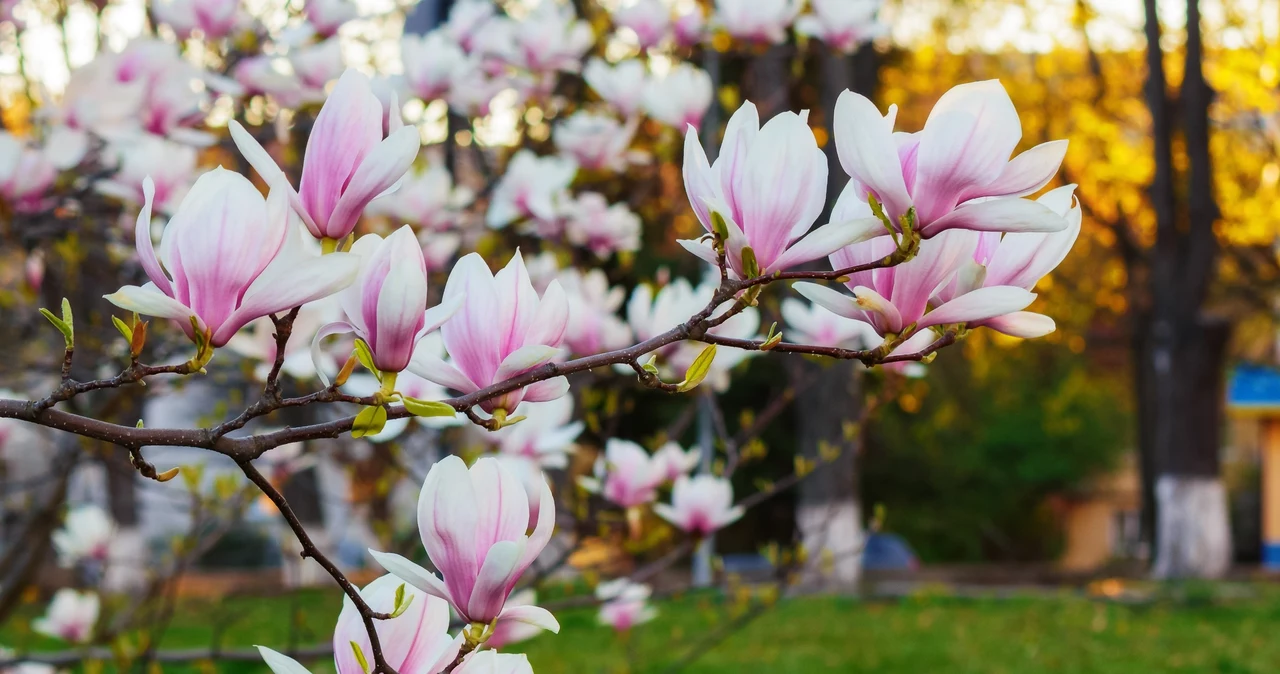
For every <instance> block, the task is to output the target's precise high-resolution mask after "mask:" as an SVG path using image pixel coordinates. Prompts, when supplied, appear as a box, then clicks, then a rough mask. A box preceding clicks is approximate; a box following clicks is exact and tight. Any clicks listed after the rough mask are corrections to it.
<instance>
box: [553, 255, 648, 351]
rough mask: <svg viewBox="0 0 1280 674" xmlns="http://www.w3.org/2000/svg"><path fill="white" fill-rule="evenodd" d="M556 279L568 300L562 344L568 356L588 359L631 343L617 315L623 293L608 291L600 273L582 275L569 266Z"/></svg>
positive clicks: (604, 278) (618, 288) (590, 272)
mask: <svg viewBox="0 0 1280 674" xmlns="http://www.w3.org/2000/svg"><path fill="white" fill-rule="evenodd" d="M559 279H560V284H561V285H562V286H563V287H564V292H565V296H566V297H567V298H568V301H569V323H568V326H567V327H566V328H565V332H564V345H565V346H566V347H568V348H569V352H570V353H572V354H574V355H578V356H592V355H595V354H597V353H604V352H605V351H612V350H614V349H622V348H625V347H627V346H628V345H630V344H631V328H630V327H628V326H627V324H626V322H625V321H623V320H622V319H621V318H619V317H618V315H617V313H618V309H619V308H620V307H621V306H622V303H623V301H625V300H626V291H624V290H623V289H622V288H621V287H617V286H615V287H612V288H611V287H610V286H609V279H608V277H607V276H605V273H604V271H603V270H601V269H592V270H591V271H589V272H587V273H585V274H584V273H582V272H580V271H578V270H577V269H575V268H572V267H571V268H568V269H565V270H564V271H563V272H560V275H559Z"/></svg>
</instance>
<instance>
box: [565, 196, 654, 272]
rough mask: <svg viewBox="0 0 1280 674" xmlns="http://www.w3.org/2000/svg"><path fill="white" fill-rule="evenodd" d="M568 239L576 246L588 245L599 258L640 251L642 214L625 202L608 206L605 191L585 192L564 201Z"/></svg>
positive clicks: (566, 236) (586, 246) (584, 246)
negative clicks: (569, 200)
mask: <svg viewBox="0 0 1280 674" xmlns="http://www.w3.org/2000/svg"><path fill="white" fill-rule="evenodd" d="M562 215H563V216H564V234H565V238H566V239H568V240H569V243H572V244H573V245H575V246H579V247H581V248H586V249H587V250H589V251H591V252H592V253H595V255H596V257H599V258H601V259H604V258H607V257H609V256H610V255H612V254H613V253H615V252H616V253H621V252H634V251H637V250H640V229H641V226H642V223H641V222H640V216H639V215H636V214H635V213H634V212H632V210H631V209H630V208H627V205H626V204H614V205H612V206H610V205H609V202H608V200H606V199H605V198H604V195H603V194H600V193H598V192H583V193H582V194H580V195H579V196H578V198H577V199H575V200H573V201H571V202H569V203H567V204H565V206H564V209H563V212H562Z"/></svg>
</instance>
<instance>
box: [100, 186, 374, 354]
mask: <svg viewBox="0 0 1280 674" xmlns="http://www.w3.org/2000/svg"><path fill="white" fill-rule="evenodd" d="M143 193H144V196H145V203H144V204H143V207H142V211H141V212H140V213H138V221H137V226H136V230H135V234H136V236H135V238H136V241H137V247H138V258H139V261H140V262H141V263H142V269H143V270H144V271H145V272H146V273H147V277H148V278H150V279H151V282H150V283H147V284H146V285H143V286H141V287H139V286H124V287H123V288H121V289H120V290H118V291H116V292H115V293H112V294H110V295H107V296H106V299H107V300H108V301H109V302H111V303H112V304H114V305H116V306H118V307H120V308H121V309H125V310H127V311H135V312H137V313H139V314H143V315H146V316H157V317H160V318H169V319H173V321H174V322H176V323H177V324H178V326H179V327H181V328H182V330H183V331H184V332H186V333H187V337H190V338H191V339H193V340H195V341H197V343H198V344H208V345H209V346H213V347H220V346H222V345H224V344H226V343H227V341H228V340H230V339H231V337H232V335H234V334H236V331H237V330H239V329H240V328H241V327H243V326H244V325H246V324H247V323H249V322H250V321H252V320H254V319H257V318H261V317H263V316H267V315H270V314H275V313H279V312H282V311H287V310H289V309H292V308H294V307H297V306H301V305H303V304H306V303H307V302H311V301H314V300H317V299H320V298H321V297H326V296H328V295H332V294H333V293H335V292H337V291H338V290H341V289H342V288H345V287H346V286H348V285H350V284H351V281H352V280H353V279H355V276H356V272H357V271H358V270H359V267H360V258H359V257H357V256H354V255H349V254H338V255H330V256H326V257H323V258H321V257H320V256H318V255H314V254H312V253H311V252H309V251H308V250H307V248H306V246H305V245H304V243H303V239H302V234H301V229H300V228H299V227H298V226H297V224H296V223H295V221H294V220H293V214H292V213H291V212H290V209H289V203H288V197H287V196H286V195H285V192H284V190H283V188H276V189H273V190H272V191H271V194H270V195H269V196H268V197H267V198H266V199H263V198H262V195H261V194H260V193H259V192H258V190H257V188H255V187H254V186H253V183H251V182H249V179H248V178H245V177H244V176H242V175H240V174H238V173H232V172H231V171H227V170H224V169H222V168H216V169H214V170H212V171H210V172H208V173H206V174H204V175H203V176H200V178H199V179H198V180H196V183H195V185H193V186H192V187H191V191H190V192H188V193H187V196H186V198H185V199H183V200H182V204H181V205H179V206H178V210H177V212H176V213H174V215H173V218H172V219H170V220H169V223H168V224H167V225H166V226H165V228H164V234H163V236H162V237H161V239H160V254H159V255H157V254H156V251H155V249H154V247H153V246H152V244H151V202H152V198H153V196H154V194H155V188H154V186H153V185H152V183H151V180H150V179H147V180H146V181H145V182H144V183H143Z"/></svg>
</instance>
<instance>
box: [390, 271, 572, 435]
mask: <svg viewBox="0 0 1280 674" xmlns="http://www.w3.org/2000/svg"><path fill="white" fill-rule="evenodd" d="M443 301H444V302H445V303H452V302H456V301H461V302H462V306H461V308H460V309H459V310H458V313H457V315H456V316H454V318H453V319H452V320H450V321H449V322H448V323H445V325H444V328H443V329H442V330H441V331H440V334H442V335H443V336H444V344H445V348H446V349H448V351H449V356H450V360H449V362H445V361H444V360H441V359H440V358H437V357H435V356H433V355H431V354H428V353H423V352H418V353H416V354H415V355H414V359H413V362H412V363H411V364H410V369H412V371H413V372H414V373H416V374H418V375H419V376H421V377H424V378H426V379H429V380H431V381H434V382H436V383H437V384H440V385H441V386H447V387H449V388H451V389H454V390H456V391H461V392H462V393H472V392H474V391H477V390H479V389H482V388H485V387H487V386H492V385H493V384H496V383H499V382H503V381H506V380H508V379H511V378H512V377H516V376H519V375H521V374H524V373H525V372H528V371H530V370H532V369H534V368H537V367H539V366H541V365H543V364H545V363H548V362H550V361H551V359H552V358H554V357H555V356H556V354H557V353H559V346H560V341H561V339H563V337H564V331H565V324H566V323H567V322H568V320H569V307H568V304H567V302H566V300H565V295H564V290H563V289H561V287H560V284H559V283H558V282H556V281H552V282H551V284H550V285H548V286H547V291H546V292H545V293H543V295H542V297H539V296H538V293H537V291H535V290H534V289H533V284H532V283H531V282H530V280H529V272H528V270H527V269H525V266H524V259H523V258H522V257H521V256H520V252H519V251H516V254H515V256H514V257H512V258H511V261H510V262H509V263H507V266H506V267H504V268H503V269H502V271H499V272H498V273H497V275H494V274H493V273H491V272H490V271H489V266H488V265H487V264H485V261H484V258H482V257H480V256H479V255H478V254H476V253H471V254H469V255H467V256H466V257H463V258H462V259H461V260H459V261H458V264H457V265H456V266H454V268H453V272H452V273H450V274H449V280H448V282H447V283H445V287H444V300H443ZM568 390H569V381H568V380H567V379H565V378H564V377H553V378H551V379H546V380H543V381H540V382H537V383H535V384H531V385H529V386H526V387H525V388H521V389H517V390H515V391H512V392H510V393H507V394H505V395H502V396H499V397H497V398H493V399H490V400H487V401H485V402H484V403H481V407H482V408H483V409H484V410H485V411H486V412H489V413H490V414H493V413H494V412H495V411H496V410H503V412H504V413H510V412H511V411H513V410H515V408H516V406H517V405H519V404H520V402H521V401H525V400H527V401H529V402H544V401H547V400H555V399H556V398H559V397H560V396H562V395H564V394H565V393H566V392H568Z"/></svg>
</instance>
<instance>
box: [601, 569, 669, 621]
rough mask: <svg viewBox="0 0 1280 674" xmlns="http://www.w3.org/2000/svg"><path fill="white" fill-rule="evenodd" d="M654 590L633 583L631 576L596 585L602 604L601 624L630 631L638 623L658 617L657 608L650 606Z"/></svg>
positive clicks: (641, 584)
mask: <svg viewBox="0 0 1280 674" xmlns="http://www.w3.org/2000/svg"><path fill="white" fill-rule="evenodd" d="M652 594H653V590H652V589H650V588H649V586H648V585H645V584H643V583H633V582H631V579H629V578H619V579H617V580H612V581H609V582H607V583H601V584H600V585H598V586H597V587H596V599H599V600H600V601H602V602H604V603H603V604H601V605H600V615H599V620H600V624H602V625H608V626H609V627H612V628H613V629H615V630H617V631H619V632H628V631H630V630H631V628H633V627H635V626H636V625H643V624H644V623H647V622H649V621H650V620H653V619H654V618H656V617H658V611H657V609H655V608H653V607H652V606H649V597H650V595H652Z"/></svg>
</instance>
